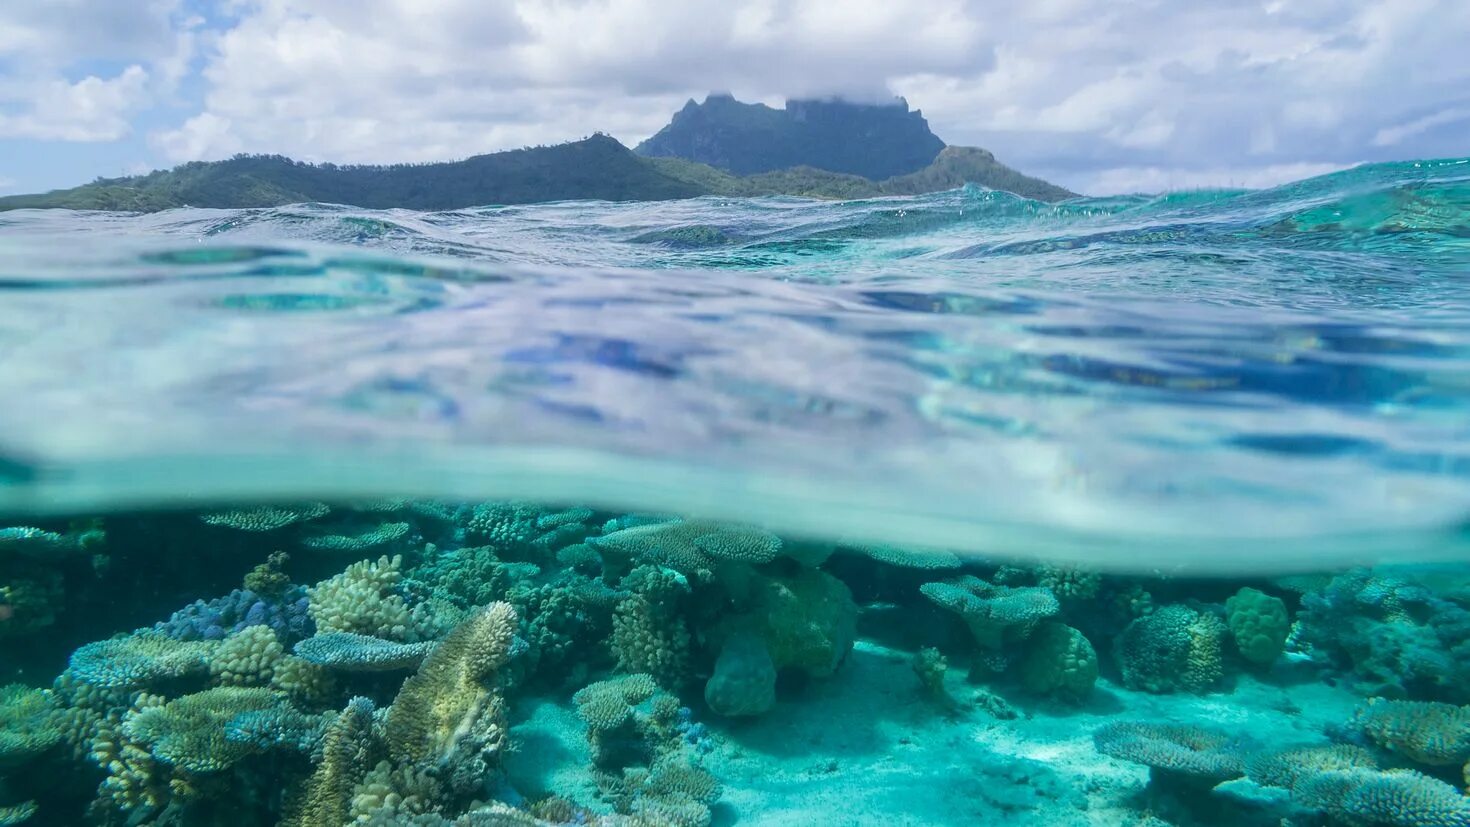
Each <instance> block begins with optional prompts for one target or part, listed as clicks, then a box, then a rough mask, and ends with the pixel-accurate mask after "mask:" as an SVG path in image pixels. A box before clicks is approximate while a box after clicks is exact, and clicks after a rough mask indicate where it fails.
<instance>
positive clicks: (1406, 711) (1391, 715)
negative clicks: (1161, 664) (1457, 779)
mask: <svg viewBox="0 0 1470 827" xmlns="http://www.w3.org/2000/svg"><path fill="white" fill-rule="evenodd" d="M1348 727H1349V729H1351V730H1354V731H1357V732H1361V733H1362V734H1363V735H1365V736H1367V738H1368V739H1369V740H1371V741H1372V742H1373V743H1375V744H1377V745H1378V746H1380V747H1382V748H1384V749H1386V750H1388V751H1389V752H1393V753H1397V754H1398V755H1402V756H1404V757H1405V758H1408V759H1409V760H1410V761H1415V762H1417V763H1420V764H1424V765H1427V766H1431V767H1441V766H1459V765H1462V764H1464V763H1465V762H1466V761H1470V707H1466V706H1455V705H1453V704H1446V703H1435V702H1431V701H1392V700H1385V699H1383V698H1370V699H1369V700H1368V701H1366V702H1364V703H1363V704H1362V705H1360V706H1359V707H1358V708H1357V709H1356V710H1354V712H1353V719H1352V721H1351V722H1350V723H1349V724H1348Z"/></svg>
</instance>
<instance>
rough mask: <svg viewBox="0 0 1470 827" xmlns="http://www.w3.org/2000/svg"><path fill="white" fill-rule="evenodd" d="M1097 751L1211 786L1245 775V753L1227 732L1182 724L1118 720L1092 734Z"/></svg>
mask: <svg viewBox="0 0 1470 827" xmlns="http://www.w3.org/2000/svg"><path fill="white" fill-rule="evenodd" d="M1092 742H1093V746H1095V747H1096V748H1097V751H1098V752H1100V753H1102V754H1104V755H1108V756H1111V757H1113V758H1119V759H1122V760H1124V761H1129V762H1132V763H1134V764H1143V765H1144V766H1146V767H1149V768H1150V769H1151V770H1154V771H1158V772H1163V773H1166V774H1168V775H1170V776H1183V777H1187V778H1189V779H1197V780H1200V781H1207V782H1210V783H1211V784H1213V783H1217V782H1220V781H1226V780H1228V779H1231V778H1239V777H1241V776H1242V775H1244V774H1245V756H1246V751H1245V750H1244V749H1243V748H1242V745H1241V744H1240V743H1239V742H1238V741H1237V740H1236V739H1235V738H1234V737H1232V736H1231V735H1230V734H1229V733H1226V732H1221V731H1218V730H1213V729H1208V728H1206V727H1198V726H1190V725H1186V724H1154V723H1146V722H1141V721H1119V722H1116V723H1111V724H1105V725H1103V726H1101V727H1099V728H1098V729H1097V730H1096V731H1094V732H1093V734H1092Z"/></svg>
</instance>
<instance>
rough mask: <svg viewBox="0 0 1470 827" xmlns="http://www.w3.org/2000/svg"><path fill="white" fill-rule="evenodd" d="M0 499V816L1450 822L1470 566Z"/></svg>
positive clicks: (1456, 813) (681, 521)
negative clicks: (1230, 562) (1088, 553)
mask: <svg viewBox="0 0 1470 827" xmlns="http://www.w3.org/2000/svg"><path fill="white" fill-rule="evenodd" d="M4 524H6V525H8V527H4V528H0V652H3V654H4V657H3V659H0V824H22V823H25V824H31V825H51V824H81V823H87V824H104V825H113V824H116V825H123V824H128V825H137V824H160V825H161V824H186V825H192V824H200V825H215V824H282V825H302V826H303V827H305V826H306V825H312V826H313V827H316V826H320V825H333V827H337V826H338V825H344V824H367V825H396V824H408V825H423V827H429V826H430V825H450V824H452V825H568V824H578V825H587V824H599V825H636V826H637V827H666V826H667V827H687V826H688V825H734V824H740V825H777V824H792V823H819V824H833V825H868V824H872V825H879V824H882V825H935V824H975V823H1000V822H1001V821H1002V820H1003V821H1004V822H1005V823H1007V824H1026V825H1033V824H1034V825H1052V824H1058V825H1072V824H1077V825H1118V824H1123V825H1130V824H1131V825H1149V826H1150V827H1160V826H1161V825H1179V827H1188V825H1230V826H1231V827H1234V825H1256V824H1263V825H1264V824H1272V825H1291V826H1292V827H1308V826H1309V825H1339V824H1340V825H1395V826H1399V827H1424V826H1425V825H1467V824H1470V797H1467V796H1466V795H1465V794H1464V792H1463V787H1464V786H1465V784H1466V783H1467V780H1466V777H1465V776H1466V774H1467V772H1470V766H1467V762H1470V706H1465V705H1464V704H1467V703H1470V680H1467V677H1470V675H1467V672H1470V657H1467V655H1470V608H1467V607H1470V568H1464V567H1457V566H1439V567H1435V568H1424V567H1420V568H1408V567H1405V568H1399V569H1395V570H1388V569H1377V570H1370V569H1361V568H1360V569H1349V570H1344V571H1334V572H1311V573H1303V574H1298V575H1291V576H1274V577H1269V578H1267V577H1262V578H1244V577H1241V578H1234V579H1222V578H1213V579H1206V578H1200V579H1191V578H1188V577H1182V576H1179V575H1177V574H1176V575H1171V576H1168V577H1165V576H1158V575H1145V574H1139V575H1125V574H1119V573H1116V572H1108V573H1100V572H1093V571H1088V570H1086V569H1082V568H1077V567H1075V566H1066V565H1058V564H1051V563H1031V564H1024V565H1023V564H1019V563H1017V562H1015V561H999V560H986V559H978V558H974V557H968V556H966V557H962V556H959V555H956V554H954V553H952V552H949V551H946V550H943V549H934V548H912V547H902V546H893V545H874V544H869V543H864V542H861V541H858V540H856V539H847V540H843V539H840V538H839V539H835V540H834V539H830V538H829V539H822V540H816V539H811V538H799V537H787V536H778V535H776V534H773V533H771V532H769V531H766V530H764V529H763V528H761V527H759V526H753V525H731V524H727V523H716V522H710V521H707V520H703V519H699V518H697V517H693V516H678V515H667V514H615V513H605V512H599V511H595V510H593V509H591V508H585V507H580V506H576V505H569V504H557V505H547V504H533V503H526V502H481V503H444V502H437V501H420V500H379V501H373V502H355V503H322V502H307V503H291V504H273V505H259V504H252V505H243V506H237V507H213V508H206V509H202V510H198V511H187V512H185V511H173V512H146V513H145V512H139V513H115V514H108V515H103V516H99V517H87V518H76V519H51V518H47V519H40V520H18V519H12V520H7V521H5V523H4Z"/></svg>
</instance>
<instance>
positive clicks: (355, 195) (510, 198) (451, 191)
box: [0, 104, 1073, 212]
mask: <svg viewBox="0 0 1470 827" xmlns="http://www.w3.org/2000/svg"><path fill="white" fill-rule="evenodd" d="M742 105H743V104H742ZM771 111H775V110H771ZM915 114H917V113H915ZM921 122H922V119H921ZM925 130H926V132H927V127H926V128H925ZM931 161H932V162H931V163H928V165H926V166H922V167H920V168H919V169H918V170H917V171H914V172H910V173H908V174H904V175H895V176H889V177H886V178H884V179H882V180H874V179H871V178H867V177H863V176H860V175H853V174H849V173H844V172H833V171H831V170H826V169H818V168H816V167H813V166H795V167H792V168H789V169H780V170H775V171H768V172H761V173H757V174H753V175H735V174H732V173H730V172H727V171H725V170H722V169H716V168H715V167H713V166H710V165H708V164H703V163H699V162H697V161H691V160H686V159H683V158H669V157H643V156H640V155H636V154H634V153H633V151H631V150H629V149H628V148H627V147H625V146H623V145H622V144H620V143H618V142H617V141H616V140H615V139H613V138H610V137H608V136H606V135H594V136H592V137H590V138H587V139H584V140H581V141H573V142H571V143H566V144H558V145H557V146H548V147H536V148H533V149H517V150H512V151H509V152H497V153H494V154H490V155H476V156H474V157H473V158H466V159H465V160H463V161H452V162H445V163H434V164H398V165H394V166H337V165H335V164H308V163H303V162H301V161H293V160H291V159H290V158H286V157H283V156H280V155H237V156H235V157H234V158H231V159H229V160H227V161H196V162H193V163H188V164H184V165H183V166H179V167H175V168H173V169H171V170H160V171H156V172H151V173H149V174H147V175H138V176H133V177H129V178H99V179H98V180H96V181H93V182H92V183H90V184H85V185H83V186H80V187H74V188H72V189H66V190H56V191H54V192H48V193H42V194H37V195H13V196H9V197H5V198H0V210H7V209H26V208H48V207H59V208H65V209H77V210H123V211H136V212H152V211H156V210H166V209H171V208H174V207H219V208H238V207H275V206H281V205H284V204H295V203H301V202H304V201H319V202H326V203H333V204H350V205H353V206H357V207H366V208H370V209H390V208H394V207H401V208H406V209H415V210H453V209H460V208H463V207H476V206H483V205H488V204H527V203H535V202H541V201H570V200H586V199H596V200H605V201H665V200H670V199H675V198H694V197H698V196H702V195H720V196H729V197H746V196H762V195H797V196H803V197H809V198H872V197H876V196H882V195H917V194H920V193H926V192H938V191H940V190H947V189H954V188H956V187H960V186H964V185H965V184H966V183H974V184H979V185H981V186H986V187H990V188H993V189H1003V190H1006V191H1008V192H1013V193H1016V194H1017V195H1022V196H1025V197H1027V198H1035V199H1039V200H1043V201H1058V200H1061V199H1064V198H1071V197H1072V195H1073V193H1070V192H1068V191H1067V190H1065V189H1062V188H1061V187H1058V186H1055V185H1053V184H1049V183H1047V182H1045V181H1042V180H1039V179H1036V178H1029V177H1027V176H1025V175H1022V174H1021V173H1019V172H1017V171H1016V170H1013V169H1011V168H1009V167H1007V166H1005V165H1003V164H1001V163H1000V162H998V161H996V160H995V157H994V156H993V155H991V154H990V153H989V152H986V151H985V150H983V149H973V148H969V147H954V146H952V147H944V148H942V149H941V150H939V151H938V153H937V155H936V156H935V157H933V158H932V159H931Z"/></svg>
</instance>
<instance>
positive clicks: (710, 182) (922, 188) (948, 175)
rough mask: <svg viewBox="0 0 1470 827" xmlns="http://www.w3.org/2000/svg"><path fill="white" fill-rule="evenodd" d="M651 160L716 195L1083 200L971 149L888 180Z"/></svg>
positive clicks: (958, 149)
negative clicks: (969, 191) (967, 188)
mask: <svg viewBox="0 0 1470 827" xmlns="http://www.w3.org/2000/svg"><path fill="white" fill-rule="evenodd" d="M650 160H651V161H652V162H653V163H654V164H655V165H657V166H658V167H659V168H660V169H661V170H663V171H664V173H665V174H667V175H668V176H669V177H671V178H678V179H680V180H683V181H687V182H689V183H690V184H691V185H693V186H696V187H699V188H701V189H703V190H705V191H706V192H708V193H709V194H711V195H727V196H731V197H742V196H760V195H797V196H803V197H807V198H837V199H847V198H874V197H877V196H882V195H921V194H923V193H926V192H940V191H943V190H949V189H955V188H957V187H962V186H964V185H965V184H977V185H979V186H982V187H987V188H989V189H996V190H1004V191H1006V192H1011V193H1015V194H1016V195H1020V196H1022V197H1025V198H1034V199H1036V200H1038V201H1062V200H1064V199H1067V198H1075V197H1076V195H1077V194H1076V193H1074V192H1071V191H1070V190H1067V189H1065V188H1063V187H1059V186H1057V185H1055V184H1052V183H1049V182H1047V181H1043V180H1041V179H1040V178H1032V177H1030V176H1028V175H1023V174H1022V173H1020V172H1017V171H1016V170H1014V169H1011V168H1010V167H1008V166H1006V165H1005V164H1002V163H1000V162H999V161H997V160H995V156H994V155H992V154H990V153H989V152H987V151H986V150H983V149H977V148H975V147H968V146H950V147H945V148H944V150H943V151H942V152H940V153H939V157H937V158H935V159H934V163H932V164H930V165H929V166H927V167H925V168H923V169H921V170H919V171H918V172H915V173H912V174H910V175H900V176H896V177H893V178H889V179H886V180H883V181H872V180H869V179H867V178H863V177H861V176H857V175H844V174H842V173H838V172H828V171H826V170H821V169H814V168H812V167H797V168H795V169H786V170H780V171H778V172H763V173H760V174H759V175H746V176H740V175H731V174H729V173H727V172H723V171H721V170H717V169H714V168H713V167H710V166H707V165H705V164H699V163H695V162H693V161H686V160H683V159H680V158H652V159H650Z"/></svg>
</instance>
